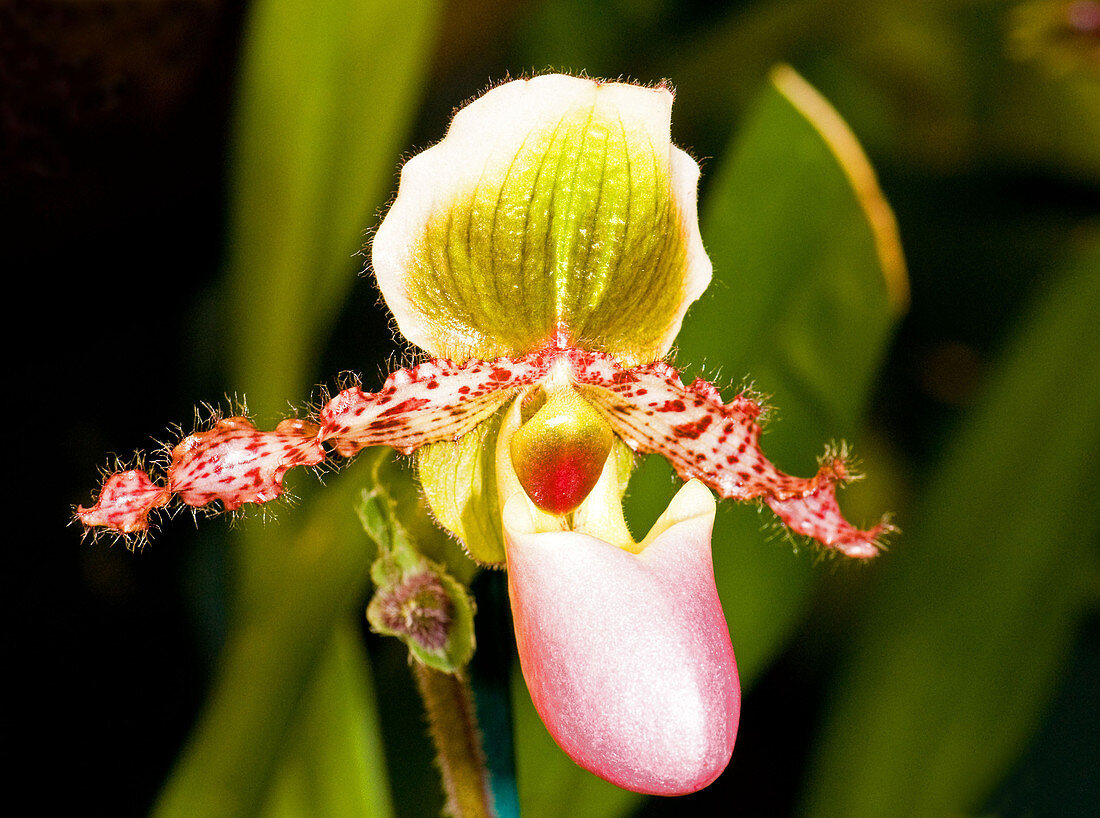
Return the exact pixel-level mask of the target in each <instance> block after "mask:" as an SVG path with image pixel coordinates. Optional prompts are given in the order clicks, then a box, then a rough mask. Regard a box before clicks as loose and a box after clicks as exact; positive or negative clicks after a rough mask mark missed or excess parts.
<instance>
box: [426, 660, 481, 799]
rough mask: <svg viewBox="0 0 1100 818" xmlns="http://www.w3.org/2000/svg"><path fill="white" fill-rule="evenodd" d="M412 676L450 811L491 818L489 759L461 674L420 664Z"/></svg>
mask: <svg viewBox="0 0 1100 818" xmlns="http://www.w3.org/2000/svg"><path fill="white" fill-rule="evenodd" d="M413 674H414V675H415V676H416V686H417V689H418V690H419V691H420V698H421V699H422V700H423V702H424V709H425V711H426V712H427V715H428V723H429V725H430V729H431V735H432V742H433V743H434V744H435V749H436V754H437V755H436V763H437V764H438V765H439V769H440V772H441V773H442V777H443V789H444V791H445V792H446V794H447V804H446V807H445V810H446V812H447V814H449V815H453V816H454V817H455V818H492V816H493V815H494V814H495V813H494V812H493V803H492V796H491V795H490V793H489V784H488V774H487V772H486V769H485V753H484V752H483V751H482V748H481V732H480V731H479V730H478V726H477V713H476V711H475V709H474V698H473V694H472V692H471V690H470V684H469V682H468V681H467V680H466V678H465V677H464V676H461V675H459V674H449V673H441V672H440V671H438V670H433V669H432V668H430V667H427V666H426V665H423V664H421V663H420V662H414V663H413Z"/></svg>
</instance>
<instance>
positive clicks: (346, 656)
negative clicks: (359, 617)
mask: <svg viewBox="0 0 1100 818" xmlns="http://www.w3.org/2000/svg"><path fill="white" fill-rule="evenodd" d="M371 689H372V683H371V679H370V660H369V658H368V656H367V654H366V650H365V649H364V647H363V643H362V638H361V636H360V633H359V629H358V628H357V627H355V625H354V624H353V623H352V622H350V621H345V622H342V623H340V624H338V625H337V627H336V630H335V632H334V634H333V641H332V644H331V645H330V647H329V649H328V650H326V651H324V653H323V655H322V656H321V658H320V660H319V661H318V663H317V666H316V670H315V672H314V674H313V679H312V682H311V683H310V686H309V688H308V689H307V690H306V692H305V695H306V700H305V703H304V707H302V708H301V709H300V712H299V717H298V719H297V722H296V724H295V725H294V728H293V735H292V741H291V743H290V745H289V746H290V747H292V748H294V749H295V752H293V753H291V754H290V757H289V758H288V759H287V761H286V763H285V764H283V765H282V766H281V768H280V771H279V775H278V777H277V780H276V781H275V783H274V788H273V790H272V792H271V795H270V796H269V798H268V800H267V809H265V813H264V814H265V818H278V816H284V815H285V816H287V818H298V816H302V815H319V816H325V815H328V816H345V815H369V816H372V818H374V816H377V817H378V818H386V816H390V815H393V813H394V810H393V807H392V805H391V803H390V793H389V790H388V787H387V779H386V774H385V769H384V764H383V761H382V759H383V758H384V752H383V747H382V745H381V734H380V731H379V726H378V709H377V706H376V703H375V701H374V697H373V696H371V695H368V693H369V691H370V690H371ZM344 691H347V692H344ZM333 693H337V694H339V695H333Z"/></svg>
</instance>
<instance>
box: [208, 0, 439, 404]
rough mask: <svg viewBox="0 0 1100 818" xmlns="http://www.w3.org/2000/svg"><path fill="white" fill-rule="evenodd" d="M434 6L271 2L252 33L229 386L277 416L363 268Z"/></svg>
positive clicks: (261, 9) (240, 117) (240, 128)
mask: <svg viewBox="0 0 1100 818" xmlns="http://www.w3.org/2000/svg"><path fill="white" fill-rule="evenodd" d="M439 5H440V4H439V3H436V2H417V3H401V4H394V3H386V2H382V0H327V2H323V3H316V2H304V1H303V0H266V2H260V3H257V4H254V5H253V6H252V8H251V14H250V18H249V21H248V26H247V30H246V41H245V48H244V57H243V62H242V66H241V75H240V76H241V78H240V82H241V87H240V90H239V95H238V105H237V118H236V130H235V135H236V138H235V141H234V150H233V154H234V160H233V168H232V169H233V176H232V207H231V210H230V236H229V239H230V240H229V270H230V278H229V290H230V297H231V299H232V304H231V307H230V315H229V320H230V324H229V326H230V328H231V330H232V333H231V342H232V350H233V354H232V360H231V363H232V365H233V369H234V372H235V375H236V377H235V380H236V383H235V384H234V386H235V387H237V388H243V389H244V391H245V393H246V394H247V396H248V399H249V401H250V404H251V407H252V408H253V410H254V411H255V410H259V411H260V412H275V411H279V410H280V409H281V408H282V407H283V406H285V405H286V401H288V400H299V399H300V398H301V396H303V395H304V393H305V392H306V390H308V389H309V387H310V386H311V385H312V383H311V381H312V379H313V378H314V377H316V376H315V375H314V374H313V370H312V367H313V365H314V362H315V360H316V357H317V353H318V352H319V350H320V348H321V345H322V344H323V342H324V341H325V338H326V335H327V330H328V327H329V326H330V325H331V323H332V322H333V321H334V320H335V318H336V316H337V314H338V313H339V309H340V306H341V305H342V304H343V302H344V299H345V297H346V295H347V292H348V290H349V288H350V287H351V286H352V284H354V283H355V281H356V268H357V267H360V266H361V264H362V262H361V260H360V259H359V258H358V257H357V253H358V252H359V251H360V250H361V249H362V247H363V242H364V231H365V230H366V229H367V228H368V227H370V226H371V222H372V221H373V217H374V212H375V210H376V209H377V208H378V207H379V206H380V205H381V204H382V203H383V202H384V201H385V199H386V197H387V196H388V195H389V192H390V189H391V186H392V183H393V179H394V175H395V171H396V168H397V159H398V157H399V156H400V155H401V152H402V150H403V148H404V145H405V139H406V132H407V129H408V126H409V123H410V121H411V118H412V116H413V114H414V113H415V110H416V104H417V101H418V99H419V93H420V90H421V86H422V84H423V82H424V77H425V72H426V68H427V59H426V58H427V56H428V49H429V48H430V46H431V44H432V41H433V38H434V34H435V30H436V26H437V22H438V16H439Z"/></svg>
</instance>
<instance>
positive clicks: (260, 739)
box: [156, 457, 386, 816]
mask: <svg viewBox="0 0 1100 818" xmlns="http://www.w3.org/2000/svg"><path fill="white" fill-rule="evenodd" d="M373 469H374V464H373V463H372V462H371V459H370V457H363V458H361V459H360V460H359V461H357V462H356V463H354V464H352V465H351V466H350V467H349V468H348V470H347V471H346V472H345V474H344V479H343V480H341V481H339V485H336V486H330V487H329V490H328V491H326V492H324V493H323V494H321V495H319V497H318V500H317V501H316V502H315V503H313V504H312V506H311V513H310V515H309V517H308V519H307V520H306V521H305V523H304V524H302V525H297V526H294V525H291V524H290V521H283V523H281V524H280V525H279V526H274V525H272V526H268V527H267V529H265V530H266V531H269V532H270V535H269V536H268V538H267V543H268V545H269V546H270V548H269V550H268V552H267V554H266V557H265V558H264V559H263V560H261V559H260V558H259V557H258V556H254V557H253V559H252V561H251V564H250V565H249V568H250V571H251V573H250V574H249V575H248V582H247V583H245V584H244V586H243V587H242V589H241V594H240V596H239V597H238V599H237V605H236V607H235V610H234V615H233V620H232V624H231V626H230V630H229V633H228V634H227V637H226V644H225V647H224V648H223V650H222V654H221V656H220V658H219V667H218V671H217V673H216V676H215V679H214V682H213V686H212V689H211V691H210V694H209V696H208V699H207V701H206V704H205V707H204V710H203V713H202V717H201V719H200V722H199V725H198V727H197V728H196V730H195V732H194V734H193V735H192V737H191V741H190V743H189V746H188V747H187V748H186V750H185V752H184V755H183V756H182V758H181V759H180V761H179V763H178V765H177V767H176V770H175V771H174V773H173V775H172V777H171V778H170V779H169V781H168V784H167V785H166V787H165V790H164V792H163V793H162V794H161V798H160V801H159V803H158V804H157V810H156V814H157V815H159V816H177V815H178V816H194V815H204V816H221V815H227V816H230V815H255V814H256V813H257V811H258V809H259V808H260V806H261V804H263V803H264V802H265V801H266V800H267V794H268V787H269V785H270V784H271V782H272V781H273V780H274V776H275V773H276V770H277V769H278V764H279V762H280V761H282V760H286V759H288V758H293V751H292V750H289V749H288V747H287V740H288V737H293V738H301V737H302V735H303V734H302V733H300V732H299V733H297V734H295V732H294V730H293V729H292V728H293V727H294V725H295V724H299V725H301V724H303V723H304V722H303V720H306V721H308V720H314V719H321V720H326V719H327V720H328V721H330V722H331V721H332V720H333V719H334V718H335V717H334V716H333V715H332V714H333V712H334V711H333V709H334V708H343V709H344V712H345V713H346V714H349V715H352V714H357V713H361V712H363V710H364V707H366V705H360V704H357V702H362V701H363V700H364V697H365V698H366V700H368V701H369V700H371V699H373V693H371V692H370V689H369V687H367V686H366V685H367V684H368V680H367V677H365V676H359V677H356V678H353V677H351V676H350V675H348V674H334V673H323V674H322V675H321V676H320V677H319V679H314V673H315V670H316V668H317V665H318V662H320V661H321V660H322V658H323V657H324V656H325V654H326V652H327V653H328V654H330V657H329V659H328V660H327V661H329V662H335V663H339V664H342V665H343V666H347V665H348V664H349V663H354V662H355V661H357V659H356V656H358V654H356V656H352V655H351V653H350V652H349V649H348V646H347V645H346V644H345V645H343V646H341V645H340V643H339V642H335V641H334V637H333V633H334V630H333V629H334V628H335V627H336V626H337V624H338V623H340V622H342V621H343V622H347V621H349V620H354V619H358V617H359V616H361V605H362V596H363V592H364V589H365V587H366V584H367V573H368V569H369V565H370V558H371V556H372V553H373V550H374V549H373V546H372V544H371V543H370V541H369V539H368V538H367V537H366V536H365V535H364V534H363V533H362V530H361V529H360V527H359V522H358V520H357V519H356V517H355V513H354V511H353V508H354V503H355V498H356V495H357V494H358V491H359V486H361V485H363V484H364V483H365V482H367V481H368V480H369V479H370V476H371V475H372V474H373ZM311 686H312V687H313V691H312V693H310V694H308V695H307V691H308V690H310V688H311ZM303 697H304V698H303ZM340 702H342V703H340ZM314 706H317V707H322V708H323V710H324V712H321V713H314V712H312V710H311V708H312V707H314ZM356 719H358V716H356ZM356 723H359V722H358V721H356ZM367 727H368V725H365V724H360V726H359V727H358V728H353V727H351V726H347V727H346V728H345V729H346V730H352V729H359V730H361V729H366V728H367ZM324 736H327V737H329V738H330V739H331V740H332V741H333V745H332V746H331V747H328V748H324V749H323V748H321V747H320V746H319V744H317V742H318V741H320V740H321V738H323V737H324ZM310 739H311V740H310V741H309V742H305V744H308V745H309V747H308V753H309V754H310V755H313V756H314V757H316V755H318V754H319V755H322V756H323V755H324V754H325V753H328V752H331V753H332V754H333V755H339V754H344V753H346V750H347V741H346V734H341V733H340V731H338V730H329V731H325V732H324V733H323V734H320V735H318V734H317V733H314V734H311V735H310ZM293 746H295V747H298V748H299V749H303V747H302V746H301V744H300V742H295V743H294V744H293ZM380 749H381V748H380V744H379V742H378V739H377V737H375V738H374V740H373V741H372V742H371V743H370V744H369V745H365V746H364V749H363V751H362V752H361V753H360V754H359V755H357V756H356V757H355V758H356V759H358V760H362V761H363V766H362V768H361V770H360V773H359V775H358V776H356V777H355V778H353V779H352V782H349V784H348V785H349V786H351V785H352V783H353V782H354V781H356V780H358V781H360V782H367V781H369V782H370V786H369V787H368V788H367V789H365V790H364V791H363V792H362V796H361V797H362V798H364V799H367V800H375V799H376V798H377V797H378V795H377V794H379V793H384V792H385V791H386V784H385V779H384V775H385V771H384V764H383V763H382V757H381V756H380V755H373V753H377V752H379V751H380ZM368 750H370V751H371V753H372V756H371V757H370V758H364V756H363V753H366V752H367V751H368ZM344 761H346V762H348V763H350V761H351V759H349V758H347V757H346V756H345V758H344ZM325 769H328V770H330V773H328V774H331V772H335V770H336V769H337V767H329V768H325ZM323 773H324V770H314V771H313V772H312V774H313V775H315V776H317V777H318V780H319V777H320V776H321V775H322V774H323ZM318 786H320V785H319V784H318ZM269 804H270V802H269Z"/></svg>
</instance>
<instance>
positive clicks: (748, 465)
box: [77, 75, 887, 795]
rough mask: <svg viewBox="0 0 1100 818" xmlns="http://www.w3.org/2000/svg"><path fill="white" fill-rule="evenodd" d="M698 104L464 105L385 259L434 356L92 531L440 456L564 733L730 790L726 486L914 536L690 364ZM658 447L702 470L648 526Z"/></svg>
mask: <svg viewBox="0 0 1100 818" xmlns="http://www.w3.org/2000/svg"><path fill="white" fill-rule="evenodd" d="M672 99H673V95H672V93H671V91H670V90H669V89H668V88H667V87H664V86H658V87H641V86H636V85H630V84H625V83H614V82H610V83H604V82H596V81H591V80H587V79H580V78H575V77H568V76H561V75H549V76H540V77H536V78H533V79H529V80H518V81H514V82H508V83H506V84H503V85H500V86H498V87H496V88H494V89H492V90H490V91H489V92H488V93H486V94H485V95H484V96H482V97H480V98H479V99H477V100H476V101H474V102H473V103H471V104H469V105H467V106H466V107H465V108H463V109H461V110H460V111H459V112H458V113H457V114H456V115H455V117H454V120H453V123H452V125H451V127H450V129H449V130H448V132H447V135H446V137H445V138H444V139H443V140H442V141H441V142H440V143H439V144H437V145H435V146H434V147H432V148H430V149H428V150H426V151H424V152H423V153H421V154H419V155H417V156H415V157H414V158H412V159H411V160H409V161H408V162H407V163H406V164H405V166H404V168H403V170H402V173H401V182H400V187H399V191H398V196H397V198H396V200H395V201H394V203H393V205H392V207H391V208H390V210H389V212H388V214H387V215H386V217H385V219H384V221H383V222H382V224H381V226H380V227H379V229H378V231H377V233H376V235H375V238H374V242H373V248H372V261H373V269H374V273H375V276H376V277H377V281H378V285H379V287H380V288H381V291H382V294H383V296H384V297H385V300H386V303H387V304H388V306H389V308H390V310H391V311H392V313H393V315H394V317H395V319H396V323H397V328H398V329H399V330H400V332H401V334H402V335H404V337H405V338H406V339H408V340H409V341H410V342H412V343H413V344H415V345H416V346H418V347H420V348H421V349H422V350H424V351H425V352H426V353H428V355H429V356H430V359H428V360H425V361H424V362H422V363H420V364H418V365H416V366H413V367H411V368H407V369H401V370H398V371H396V372H394V373H393V374H392V375H390V376H389V378H388V379H387V380H386V382H385V383H384V384H383V386H382V388H381V389H380V390H378V391H376V392H366V391H363V390H362V389H361V388H358V387H355V388H350V389H346V390H344V391H342V392H340V393H339V394H337V395H336V396H335V397H333V398H332V399H331V400H330V401H328V402H327V403H326V405H324V406H323V408H321V410H320V411H319V412H318V413H317V414H316V415H315V416H314V417H312V418H310V419H306V420H303V419H288V420H285V421H283V422H282V423H280V424H279V425H278V426H277V427H276V428H275V430H274V431H259V430H257V429H256V428H255V427H254V426H253V425H252V424H251V422H249V421H248V420H247V419H245V418H241V417H233V418H227V419H222V420H219V421H217V422H216V423H215V424H214V425H213V427H212V428H210V429H208V430H206V431H200V432H197V433H195V434H192V435H190V436H188V437H186V438H185V439H184V440H183V441H182V442H181V443H179V444H178V445H177V446H175V448H173V449H172V451H171V456H170V462H169V464H168V466H167V469H166V473H165V475H164V477H163V479H162V480H160V481H155V480H154V479H152V478H151V477H150V476H149V474H147V473H146V472H144V471H141V470H129V471H124V472H120V473H116V474H112V475H110V476H109V477H108V478H107V480H106V482H105V484H104V486H103V488H102V490H101V492H100V495H99V498H98V500H97V502H96V503H95V505H93V506H92V507H90V508H84V507H81V508H79V509H78V510H77V516H78V517H79V519H80V520H81V522H82V523H83V524H84V525H85V526H87V527H89V528H92V527H106V528H108V529H112V530H114V531H117V532H121V533H123V534H142V533H144V532H146V531H147V530H148V529H149V526H150V515H151V513H153V512H154V511H155V510H157V509H162V508H165V507H168V506H171V505H178V504H184V505H188V506H193V507H201V506H207V505H209V504H212V503H220V504H221V506H222V507H223V508H225V509H229V510H232V509H236V508H239V507H240V506H241V505H243V504H245V503H264V502H267V501H269V500H272V499H275V498H276V497H278V496H279V495H280V494H281V493H282V480H283V476H284V474H285V472H286V471H287V470H288V469H289V468H292V467H294V466H299V465H307V466H312V465H316V464H319V463H321V462H322V461H324V460H326V459H327V458H330V457H334V456H338V457H351V456H353V455H355V454H356V453H357V452H359V451H360V450H361V449H363V448H365V447H369V446H390V447H392V448H394V449H396V450H397V451H399V452H401V453H402V454H411V453H414V452H416V453H417V464H418V469H419V475H420V479H421V483H422V486H423V490H424V495H425V498H426V499H427V502H428V504H429V506H430V507H431V510H432V512H433V514H434V516H435V518H436V520H437V521H438V522H439V524H440V525H442V526H443V527H444V528H446V529H447V530H448V531H450V532H451V533H453V534H454V535H455V536H456V537H457V538H459V539H460V540H461V542H462V543H463V545H464V546H465V548H466V551H467V553H468V554H469V556H470V557H471V558H472V559H474V560H476V561H478V562H479V563H481V564H484V565H490V566H503V567H506V569H507V572H508V588H509V595H510V599H511V606H512V612H513V616H514V621H515V631H516V641H517V646H518V650H519V659H520V664H521V667H522V670H523V674H524V677H525V678H526V681H527V684H528V688H529V690H530V692H531V696H532V699H533V701H534V703H535V706H536V707H537V709H538V711H539V713H540V715H541V716H542V718H543V721H544V722H545V724H546V726H547V728H548V729H549V731H550V733H551V734H552V735H553V736H554V738H555V739H556V740H557V741H558V743H559V744H560V745H561V746H562V748H564V749H565V751H566V752H567V753H568V754H569V755H570V756H571V757H572V758H573V759H574V760H575V761H577V763H579V764H581V765H582V766H584V767H586V768H587V769H589V770H591V771H593V772H595V773H597V774H598V775H600V776H603V777H604V778H606V779H608V780H610V781H612V782H613V783H615V784H618V785H619V786H622V787H625V788H628V789H632V790H637V791H640V792H647V793H657V794H666V795H671V794H681V793H686V792H692V791H695V790H698V789H700V788H702V787H704V786H706V785H707V784H709V783H710V782H711V781H713V780H714V779H715V778H716V777H717V776H718V775H719V774H720V773H721V772H722V770H723V769H724V768H725V766H726V764H727V763H728V761H729V758H730V756H731V753H732V750H733V745H734V740H735V737H736V733H737V724H738V717H739V710H740V688H739V684H738V678H737V667H736V663H735V660H734V654H733V648H732V645H731V640H730V636H729V632H728V629H727V626H726V622H725V619H724V616H723V613H722V608H721V605H720V602H719V599H718V594H717V591H716V589H715V583H714V576H713V569H712V566H711V555H710V534H711V528H712V526H713V522H714V512H715V501H714V496H713V494H712V492H715V493H717V494H718V495H719V496H720V497H723V498H732V499H737V500H757V499H759V500H761V501H763V502H764V503H766V504H767V505H768V506H769V507H770V508H771V509H772V511H774V513H775V514H776V515H777V516H778V518H779V519H780V520H781V521H782V522H783V523H785V524H786V525H787V526H788V527H789V528H790V529H791V530H792V531H794V532H796V533H798V534H800V535H805V536H807V537H809V538H812V539H814V540H816V541H818V542H819V543H821V544H822V545H823V546H825V547H826V548H829V549H833V550H836V551H838V552H840V553H842V554H845V555H847V556H850V557H855V558H861V559H862V558H868V557H872V556H874V555H875V554H876V553H877V550H878V539H879V538H880V536H881V535H882V534H883V533H884V531H885V530H886V528H887V526H886V524H885V523H880V524H879V525H877V526H875V527H873V528H871V529H869V530H861V529H859V528H856V527H854V526H853V525H851V524H849V523H848V522H847V521H846V519H845V518H844V517H843V515H842V514H841V512H840V510H839V507H838V505H837V500H836V493H835V490H836V487H837V485H838V484H839V483H841V482H843V481H844V480H845V478H846V477H847V472H846V467H845V463H844V460H843V458H842V457H841V456H839V455H838V454H836V453H827V455H826V457H825V458H824V459H823V461H822V465H821V468H820V470H819V471H818V473H817V474H816V475H815V476H813V477H811V478H806V479H802V478H795V477H791V476H788V475H786V474H783V473H781V472H780V471H779V470H778V469H776V468H775V467H774V466H773V465H772V463H771V462H769V461H768V459H767V458H765V457H764V455H763V454H762V452H761V450H760V445H759V443H760V426H759V425H758V417H759V415H760V412H761V405H760V404H759V403H758V402H757V400H755V399H754V398H753V397H752V396H750V395H748V394H740V395H737V396H736V397H734V398H733V399H732V400H731V401H729V402H723V400H722V398H721V397H720V394H719V390H718V389H717V388H716V387H715V386H713V385H712V384H710V383H708V382H705V381H702V380H695V381H694V382H692V383H690V384H688V385H685V384H684V383H683V382H682V380H681V378H680V376H679V374H678V372H677V371H676V370H675V369H674V368H673V367H672V366H671V365H670V364H669V363H668V362H666V361H665V358H666V356H667V355H668V354H669V352H670V350H671V348H672V344H673V341H674V339H675V337H676V334H677V332H678V331H679V328H680V325H681V322H682V321H683V319H684V316H685V313H686V311H687V309H688V307H689V305H690V304H691V303H692V302H693V301H694V300H695V299H696V298H698V297H699V295H701V294H702V292H703V291H704V290H705V288H706V287H707V285H708V283H709V281H710V278H711V264H710V261H709V259H708V257H707V255H706V252H705V251H704V248H703V242H702V239H701V236H700V232H699V227H698V219H697V215H696V188H697V184H698V178H699V166H698V164H697V163H696V162H695V161H694V160H693V159H692V158H691V157H690V156H689V155H688V154H687V153H685V152H684V151H683V150H681V149H679V148H677V147H675V146H674V145H673V144H672V142H671V138H670V116H671V106H672ZM716 331H720V328H716ZM635 453H656V454H659V455H661V456H663V457H665V458H667V459H668V460H669V461H670V462H671V464H672V465H673V466H674V468H675V469H676V471H677V473H678V474H679V475H680V476H681V477H682V478H683V479H684V480H685V481H686V484H685V485H684V486H683V488H682V489H681V490H680V491H679V493H678V494H676V496H675V497H674V498H673V500H672V502H671V503H670V505H669V506H668V509H667V510H666V511H665V512H664V514H663V515H661V517H660V518H659V520H658V521H657V523H656V524H655V525H654V526H653V528H652V530H651V531H650V532H649V533H648V535H647V536H645V537H644V538H643V539H641V540H640V541H636V540H635V539H634V538H633V537H632V535H631V533H630V531H629V530H628V528H627V525H626V523H625V522H624V518H623V512H622V506H621V497H622V493H623V490H624V489H625V484H626V480H627V478H628V476H629V473H630V468H631V463H632V459H633V457H634V454H635ZM418 587H419V586H418ZM410 593H411V592H410ZM400 599H404V597H400V598H399V601H400ZM436 637H437V641H438V639H439V638H442V637H440V636H439V635H438V634H436Z"/></svg>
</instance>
